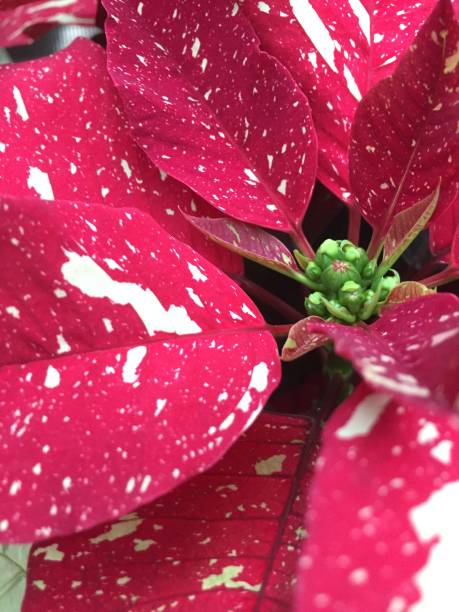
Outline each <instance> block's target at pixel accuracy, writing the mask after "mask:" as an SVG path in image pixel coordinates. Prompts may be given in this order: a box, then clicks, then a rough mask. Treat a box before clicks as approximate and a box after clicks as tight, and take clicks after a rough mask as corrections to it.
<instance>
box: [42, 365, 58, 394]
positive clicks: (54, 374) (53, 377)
mask: <svg viewBox="0 0 459 612" xmlns="http://www.w3.org/2000/svg"><path fill="white" fill-rule="evenodd" d="M60 382H61V375H60V374H59V372H58V371H57V370H56V368H54V367H53V366H52V365H49V366H48V369H47V370H46V378H45V382H44V385H45V387H48V389H55V388H56V387H58V386H59V384H60Z"/></svg>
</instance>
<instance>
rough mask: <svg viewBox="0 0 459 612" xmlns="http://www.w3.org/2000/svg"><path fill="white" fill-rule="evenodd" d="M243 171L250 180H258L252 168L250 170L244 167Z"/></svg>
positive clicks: (257, 181)
mask: <svg viewBox="0 0 459 612" xmlns="http://www.w3.org/2000/svg"><path fill="white" fill-rule="evenodd" d="M244 173H245V174H246V175H247V176H248V177H249V179H250V180H251V181H254V182H255V183H259V182H260V179H259V178H258V176H257V175H256V174H255V173H254V172H253V171H252V170H250V168H244Z"/></svg>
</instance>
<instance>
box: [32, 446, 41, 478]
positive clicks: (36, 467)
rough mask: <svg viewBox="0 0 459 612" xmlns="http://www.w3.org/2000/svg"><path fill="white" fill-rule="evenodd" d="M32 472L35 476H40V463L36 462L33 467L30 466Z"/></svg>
mask: <svg viewBox="0 0 459 612" xmlns="http://www.w3.org/2000/svg"><path fill="white" fill-rule="evenodd" d="M43 452H44V451H43ZM32 472H33V473H34V474H35V476H40V474H41V463H36V464H35V465H34V466H33V468H32Z"/></svg>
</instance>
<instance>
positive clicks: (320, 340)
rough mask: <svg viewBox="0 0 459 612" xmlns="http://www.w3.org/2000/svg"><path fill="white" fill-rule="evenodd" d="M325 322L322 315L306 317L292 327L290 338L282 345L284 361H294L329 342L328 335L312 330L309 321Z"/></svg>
mask: <svg viewBox="0 0 459 612" xmlns="http://www.w3.org/2000/svg"><path fill="white" fill-rule="evenodd" d="M314 322H316V323H323V320H322V319H321V318H320V317H306V318H305V319H302V320H301V321H298V323H295V324H294V325H292V327H291V328H290V331H289V334H288V338H287V340H286V341H285V344H284V346H283V347H282V355H281V359H282V361H293V360H294V359H298V357H301V356H302V355H305V354H306V353H309V351H313V350H314V349H316V348H318V347H319V346H323V345H324V344H326V343H327V342H328V337H327V336H326V335H324V334H318V333H314V332H311V331H310V330H309V328H308V324H309V323H314Z"/></svg>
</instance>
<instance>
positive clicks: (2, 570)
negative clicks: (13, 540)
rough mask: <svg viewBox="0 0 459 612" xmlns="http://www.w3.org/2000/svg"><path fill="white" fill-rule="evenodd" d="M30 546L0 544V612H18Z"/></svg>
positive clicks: (24, 586)
mask: <svg viewBox="0 0 459 612" xmlns="http://www.w3.org/2000/svg"><path fill="white" fill-rule="evenodd" d="M30 546H31V545H30V544H0V610H5V612H20V611H21V604H22V600H23V598H24V592H25V588H26V578H27V576H26V573H27V563H28V557H29V550H30Z"/></svg>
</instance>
